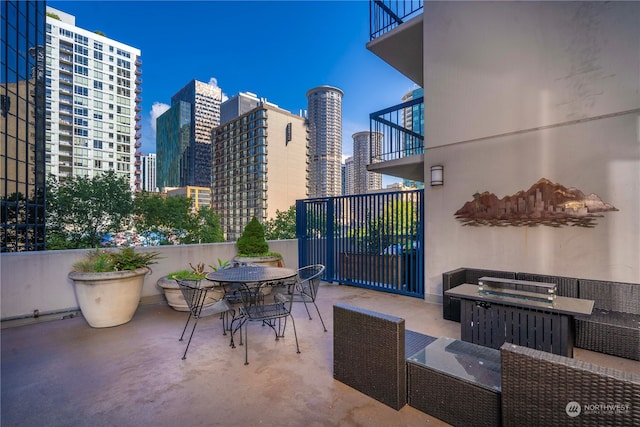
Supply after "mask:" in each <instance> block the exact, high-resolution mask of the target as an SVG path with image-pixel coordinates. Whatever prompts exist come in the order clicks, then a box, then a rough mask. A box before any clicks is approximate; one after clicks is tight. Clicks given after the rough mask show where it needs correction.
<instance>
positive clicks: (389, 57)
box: [367, 0, 424, 87]
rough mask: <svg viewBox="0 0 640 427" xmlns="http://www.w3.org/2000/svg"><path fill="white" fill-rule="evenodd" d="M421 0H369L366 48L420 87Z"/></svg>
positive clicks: (421, 68)
mask: <svg viewBox="0 0 640 427" xmlns="http://www.w3.org/2000/svg"><path fill="white" fill-rule="evenodd" d="M423 7H424V1H423V0H407V1H403V0H371V1H370V3H369V26H370V30H371V31H370V41H369V43H367V49H369V50H370V51H371V52H373V53H374V54H375V55H376V56H378V57H379V58H380V59H382V60H383V61H385V62H386V63H388V64H389V65H391V66H392V67H393V68H395V69H396V70H398V71H399V72H400V73H402V74H403V75H405V76H406V77H407V78H409V79H411V80H412V81H413V82H415V83H416V84H418V85H419V86H421V87H424V81H423V72H422V71H423V61H422V55H423V46H422V41H423V32H422V15H423V14H422V9H423Z"/></svg>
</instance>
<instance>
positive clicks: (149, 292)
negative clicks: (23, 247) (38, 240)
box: [0, 240, 298, 320]
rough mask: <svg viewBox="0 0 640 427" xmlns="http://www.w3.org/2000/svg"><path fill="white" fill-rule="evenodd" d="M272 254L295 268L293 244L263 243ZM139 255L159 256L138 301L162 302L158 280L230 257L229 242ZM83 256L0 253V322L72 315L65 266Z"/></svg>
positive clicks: (77, 253)
mask: <svg viewBox="0 0 640 427" xmlns="http://www.w3.org/2000/svg"><path fill="white" fill-rule="evenodd" d="M269 247H270V249H271V250H272V251H274V252H279V253H281V254H282V256H283V258H284V264H285V266H286V267H289V268H298V241H297V240H278V241H272V242H269ZM139 250H140V251H145V252H152V251H157V252H160V254H161V256H162V259H160V260H159V262H158V264H154V265H152V266H151V268H152V272H151V274H149V275H148V276H147V278H146V279H145V284H144V288H143V289H142V297H143V299H145V300H146V299H151V298H163V297H162V291H161V289H160V288H159V287H158V286H157V285H156V282H157V281H158V279H159V278H160V277H162V276H165V275H167V274H169V273H171V272H173V271H176V270H182V269H188V268H189V263H192V264H193V265H196V264H197V263H200V262H202V263H204V264H205V265H213V266H214V267H215V266H217V265H218V259H220V260H222V261H227V260H230V259H232V258H233V257H234V256H235V255H236V246H235V242H230V243H210V244H202V245H180V246H158V247H153V248H140V249H139ZM86 252H87V249H78V250H65V251H42V252H16V253H3V254H0V290H1V293H0V295H1V312H0V317H1V319H2V320H6V319H14V318H21V317H30V316H33V313H34V310H38V311H39V312H40V314H42V315H44V314H47V313H55V312H61V311H67V310H77V309H78V302H77V300H76V296H75V291H74V289H73V282H71V280H69V279H68V278H67V275H68V274H69V272H70V271H71V266H72V265H73V263H74V262H76V261H77V260H78V259H80V258H82V256H83V255H84V254H85V253H86Z"/></svg>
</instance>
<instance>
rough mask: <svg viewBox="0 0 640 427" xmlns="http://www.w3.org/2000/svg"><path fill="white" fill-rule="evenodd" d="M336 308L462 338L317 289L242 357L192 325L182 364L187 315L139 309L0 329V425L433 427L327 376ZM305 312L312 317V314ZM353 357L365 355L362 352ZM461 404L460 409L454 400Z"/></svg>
mask: <svg viewBox="0 0 640 427" xmlns="http://www.w3.org/2000/svg"><path fill="white" fill-rule="evenodd" d="M338 302H342V303H346V304H351V305H355V306H359V307H363V308H367V309H371V310H376V311H380V312H383V313H387V314H391V315H395V316H399V317H403V318H405V319H406V327H407V329H411V330H415V331H418V332H422V333H425V334H429V335H432V336H437V337H439V336H449V337H453V338H459V337H460V325H459V324H458V323H455V322H451V321H447V320H443V319H442V307H441V306H440V305H436V304H429V303H425V302H424V301H423V300H420V299H416V298H409V297H404V296H398V295H393V294H386V293H381V292H377V291H372V290H365V289H360V288H354V287H349V286H340V285H337V284H328V283H323V284H322V286H321V289H320V293H319V306H320V310H321V312H322V314H323V318H324V321H325V324H326V325H327V329H328V332H326V333H325V332H323V331H322V326H321V324H320V321H319V319H317V318H316V317H315V316H314V319H313V320H309V319H308V318H307V316H306V312H305V310H304V306H302V305H298V306H296V307H295V309H294V315H295V320H296V326H297V330H298V338H299V342H300V350H301V353H300V354H296V351H295V341H294V338H293V334H292V333H293V331H292V330H291V329H289V327H290V326H288V328H287V336H286V338H284V339H281V340H280V341H275V340H274V336H273V333H272V332H271V330H270V329H263V328H262V327H261V326H260V325H257V324H251V325H250V326H249V328H250V329H249V363H250V364H249V365H248V366H245V365H244V348H243V347H241V346H237V347H236V348H235V349H232V348H231V347H229V345H228V344H229V338H228V336H223V335H222V333H221V322H220V320H219V319H218V318H215V317H212V318H206V319H203V320H201V321H200V323H199V325H198V329H197V330H196V333H195V335H194V338H193V341H192V343H191V348H190V349H189V353H188V355H187V359H186V360H181V356H182V352H183V351H184V346H185V345H186V341H184V342H179V341H178V337H179V335H180V333H181V332H182V328H183V326H184V322H185V321H186V316H187V313H180V312H176V311H174V310H173V309H171V308H170V307H169V306H167V305H166V304H145V305H141V306H140V307H139V308H138V311H137V312H136V315H135V317H134V319H133V320H132V321H131V322H130V323H128V324H126V325H121V326H118V327H114V328H105V329H93V328H91V327H89V326H88V325H87V323H86V322H85V321H84V319H83V318H82V317H75V318H70V319H64V320H55V321H49V322H41V323H37V324H31V325H23V326H15V327H7V326H11V325H8V324H3V329H2V336H1V344H2V347H1V354H2V365H1V383H2V395H1V397H2V401H1V418H0V424H1V425H2V426H3V427H9V426H36V425H46V426H69V425H75V426H133V425H136V426H177V425H188V426H218V425H219V426H256V425H264V426H302V425H304V426H305V427H311V426H441V425H446V424H445V423H443V422H442V421H440V420H438V419H436V418H433V417H431V416H429V415H427V414H424V413H422V412H420V411H418V410H416V409H414V408H412V407H410V406H405V407H404V408H402V409H401V410H400V411H396V410H394V409H392V408H390V407H387V406H385V405H384V404H382V403H379V402H377V401H375V400H373V399H371V398H369V397H368V396H366V395H364V394H362V393H360V392H358V391H356V390H354V389H352V388H350V387H348V386H346V385H344V384H342V383H340V382H338V381H335V380H334V379H333V359H332V352H333V343H332V340H333V315H332V306H333V304H335V303H338ZM312 314H313V313H312ZM363 357H374V355H366V354H363ZM574 357H575V358H577V359H582V360H586V361H589V362H592V363H596V364H599V365H604V366H609V367H613V368H616V369H621V370H625V371H633V372H636V373H640V362H635V361H632V360H627V359H621V358H617V357H613V356H607V355H604V354H599V353H594V352H590V351H586V350H582V349H576V350H575V354H574ZM460 404H464V399H461V401H460Z"/></svg>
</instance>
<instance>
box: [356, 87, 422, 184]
mask: <svg viewBox="0 0 640 427" xmlns="http://www.w3.org/2000/svg"><path fill="white" fill-rule="evenodd" d="M369 126H370V129H371V132H378V133H380V134H382V135H383V136H382V147H381V150H380V152H379V153H376V152H371V157H370V164H369V165H368V166H367V170H369V171H371V172H378V173H382V174H385V175H391V176H395V177H398V178H403V179H410V180H412V181H419V182H424V154H423V153H424V97H420V98H416V99H412V100H410V101H407V102H403V103H402V104H398V105H395V106H393V107H389V108H386V109H384V110H380V111H376V112H375V113H371V114H370V115H369Z"/></svg>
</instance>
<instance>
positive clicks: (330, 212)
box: [325, 197, 336, 281]
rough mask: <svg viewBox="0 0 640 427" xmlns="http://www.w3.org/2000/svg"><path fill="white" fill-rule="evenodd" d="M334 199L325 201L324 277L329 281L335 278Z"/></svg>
mask: <svg viewBox="0 0 640 427" xmlns="http://www.w3.org/2000/svg"><path fill="white" fill-rule="evenodd" d="M335 200H336V199H335V197H329V198H328V199H327V244H326V251H327V252H326V260H327V261H326V262H327V265H326V267H327V268H326V272H325V276H326V277H328V278H330V279H331V281H332V280H333V277H335V271H334V263H333V259H334V229H333V226H334V223H335V209H334V204H335Z"/></svg>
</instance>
